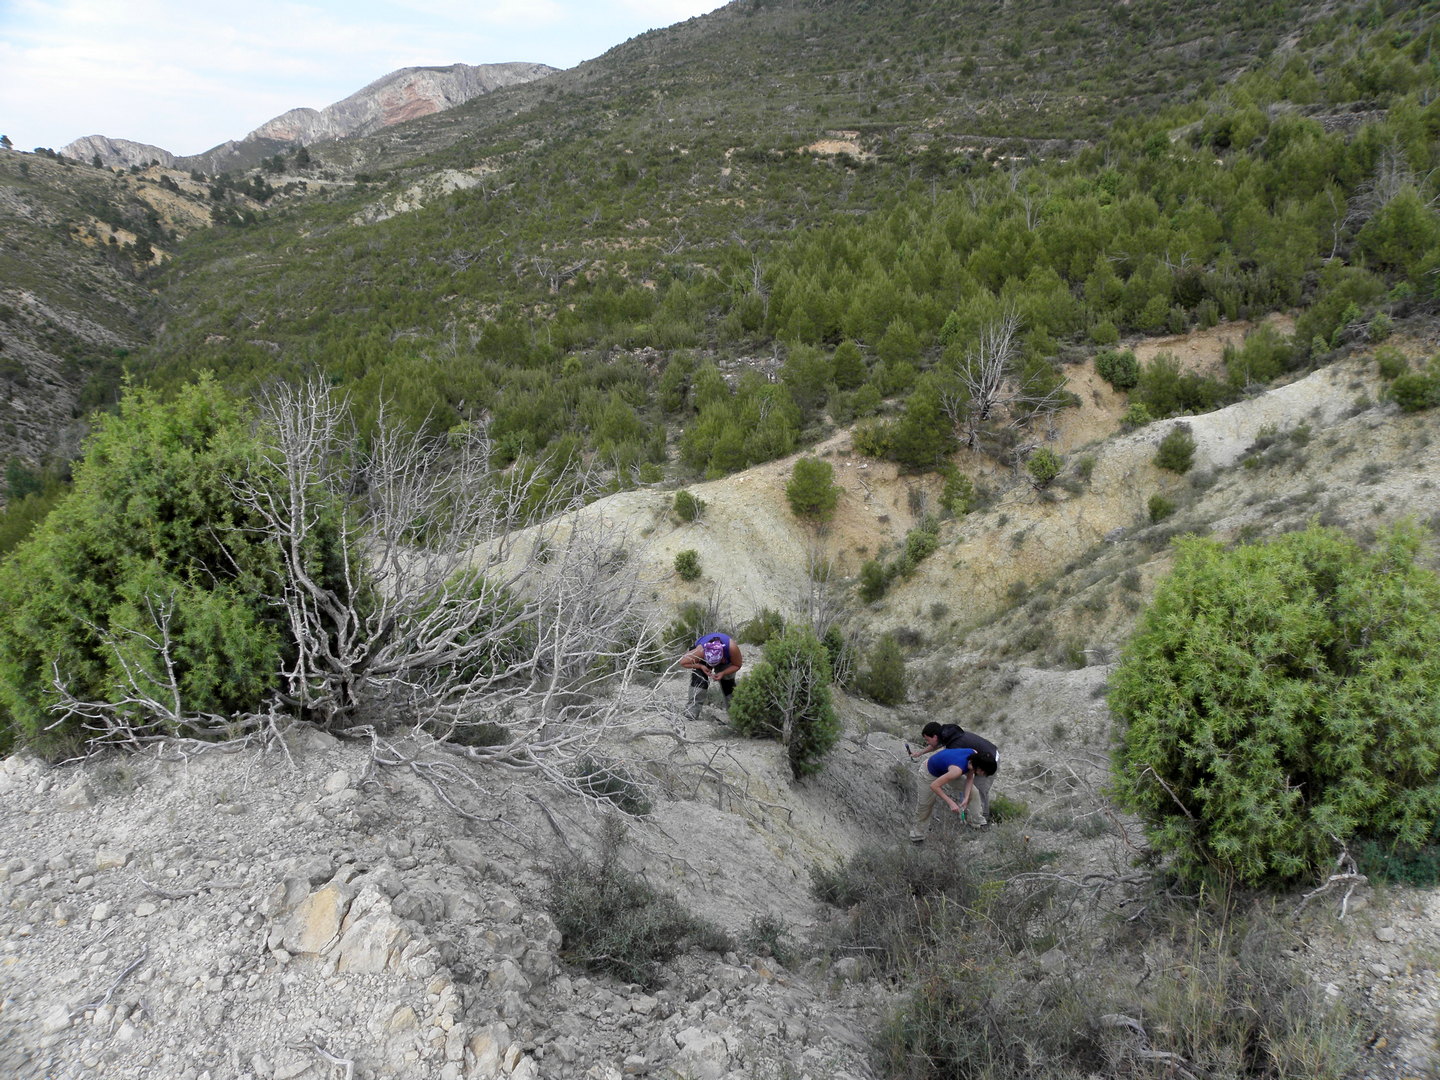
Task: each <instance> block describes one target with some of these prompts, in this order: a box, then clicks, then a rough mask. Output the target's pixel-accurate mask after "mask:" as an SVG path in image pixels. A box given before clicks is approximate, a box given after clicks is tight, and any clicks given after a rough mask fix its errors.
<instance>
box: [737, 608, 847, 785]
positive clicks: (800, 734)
mask: <svg viewBox="0 0 1440 1080" xmlns="http://www.w3.org/2000/svg"><path fill="white" fill-rule="evenodd" d="M830 677H831V673H830V656H829V653H828V652H827V651H826V649H825V646H824V645H823V644H822V643H821V642H820V640H819V639H818V638H817V637H816V636H815V633H814V631H812V630H811V629H810V628H809V627H791V628H790V629H788V630H786V631H785V633H783V634H781V635H780V636H779V637H778V638H775V639H773V640H772V641H771V642H770V643H769V645H767V646H766V648H765V659H764V660H763V661H761V663H760V664H759V666H758V667H756V668H755V669H754V670H753V671H751V672H750V674H749V675H748V676H746V677H745V678H743V679H741V680H739V682H738V683H736V686H735V693H734V696H733V697H732V698H731V701H730V723H731V725H732V726H733V727H734V728H735V730H736V731H739V732H740V733H741V734H743V735H749V736H751V737H752V738H758V739H778V740H780V742H781V743H783V744H784V746H785V751H786V756H787V757H788V758H789V761H790V771H791V773H793V774H794V776H795V777H796V778H797V779H798V778H800V777H802V776H806V775H809V774H810V773H814V772H818V771H819V770H820V769H821V768H822V766H823V763H824V758H825V755H826V754H827V753H829V751H830V748H831V747H832V746H834V745H835V743H836V742H837V741H838V740H839V738H840V719H839V717H837V716H836V715H835V707H834V705H833V704H832V703H831V700H830Z"/></svg>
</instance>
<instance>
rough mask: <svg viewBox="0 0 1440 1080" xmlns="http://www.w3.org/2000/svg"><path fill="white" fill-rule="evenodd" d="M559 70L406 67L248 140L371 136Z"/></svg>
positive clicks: (292, 114)
mask: <svg viewBox="0 0 1440 1080" xmlns="http://www.w3.org/2000/svg"><path fill="white" fill-rule="evenodd" d="M555 70H556V69H555V68H552V67H550V66H548V65H546V64H530V63H509V64H478V65H470V64H451V65H450V66H449V67H407V68H401V69H400V70H399V71H392V72H391V73H390V74H388V75H386V76H384V77H383V78H380V79H376V80H375V81H374V82H372V83H371V84H370V85H369V86H366V87H364V88H363V89H361V90H357V91H356V92H355V93H353V94H351V95H350V96H349V97H347V98H345V99H344V100H343V101H337V102H335V104H333V105H327V106H325V108H323V109H291V110H290V111H289V112H287V113H282V114H281V115H280V116H277V117H275V118H274V119H273V120H269V121H267V122H265V123H263V124H261V125H260V126H259V127H258V128H256V129H255V130H254V131H252V132H250V134H249V135H247V136H246V139H247V140H248V139H278V140H281V141H283V142H296V143H301V144H308V143H315V142H323V141H325V140H326V139H340V138H344V137H345V136H348V135H369V134H372V133H373V132H376V131H379V130H380V129H381V128H387V127H390V126H391V125H392V124H401V123H404V122H405V121H406V120H415V119H417V118H419V117H421V116H429V115H430V114H432V113H437V112H443V111H444V110H446V109H452V108H454V107H455V106H456V105H463V104H464V103H465V102H467V101H469V100H470V99H471V98H476V97H479V96H480V95H481V94H488V93H490V92H491V91H492V90H498V89H500V88H501V87H505V86H516V85H518V84H520V83H526V82H531V81H533V80H535V79H540V78H544V77H545V76H546V75H549V74H550V73H551V72H553V71H555Z"/></svg>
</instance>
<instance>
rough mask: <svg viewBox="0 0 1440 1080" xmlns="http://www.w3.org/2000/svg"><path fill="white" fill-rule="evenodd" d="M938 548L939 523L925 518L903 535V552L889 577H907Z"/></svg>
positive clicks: (931, 518) (930, 518)
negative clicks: (897, 575)
mask: <svg viewBox="0 0 1440 1080" xmlns="http://www.w3.org/2000/svg"><path fill="white" fill-rule="evenodd" d="M939 546H940V522H938V521H936V520H935V519H934V518H933V517H926V518H924V519H923V520H922V521H921V522H920V524H918V525H916V526H915V527H914V528H913V529H911V530H910V531H909V532H907V533H906V534H905V550H904V551H903V552H902V553H901V555H900V559H899V561H898V562H897V563H896V566H895V569H894V571H893V572H892V575H891V576H894V574H899V575H900V576H901V577H909V576H910V575H911V574H913V573H914V572H915V571H916V570H917V569H918V568H919V566H920V564H921V563H922V562H924V561H925V560H926V559H928V558H929V557H930V556H931V555H932V554H934V552H935V549H936V548H938V547H939Z"/></svg>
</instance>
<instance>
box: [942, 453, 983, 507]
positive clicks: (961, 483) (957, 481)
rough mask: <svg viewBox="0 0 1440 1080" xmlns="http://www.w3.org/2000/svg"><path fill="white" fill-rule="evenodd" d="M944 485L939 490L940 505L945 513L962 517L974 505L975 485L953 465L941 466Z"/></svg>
mask: <svg viewBox="0 0 1440 1080" xmlns="http://www.w3.org/2000/svg"><path fill="white" fill-rule="evenodd" d="M940 471H941V474H942V475H943V476H944V477H945V487H944V488H943V489H942V490H941V492H940V506H941V507H942V508H943V509H944V510H945V512H946V513H947V514H951V515H952V516H954V517H964V516H965V515H966V514H968V513H969V512H970V511H971V510H972V509H974V507H975V485H974V483H972V482H971V480H970V478H969V477H968V476H966V475H965V474H964V473H962V472H961V471H960V470H959V469H957V468H955V466H954V465H950V464H948V463H947V464H946V465H944V466H942V467H941V470H940Z"/></svg>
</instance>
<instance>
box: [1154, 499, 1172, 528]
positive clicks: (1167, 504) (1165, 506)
mask: <svg viewBox="0 0 1440 1080" xmlns="http://www.w3.org/2000/svg"><path fill="white" fill-rule="evenodd" d="M1173 513H1175V503H1174V501H1173V500H1171V499H1167V498H1166V497H1165V496H1164V495H1161V494H1159V493H1158V492H1157V493H1156V494H1154V495H1151V496H1150V523H1151V524H1152V525H1153V524H1155V523H1157V522H1161V521H1164V520H1165V519H1166V518H1168V517H1169V516H1170V515H1171V514H1173Z"/></svg>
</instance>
